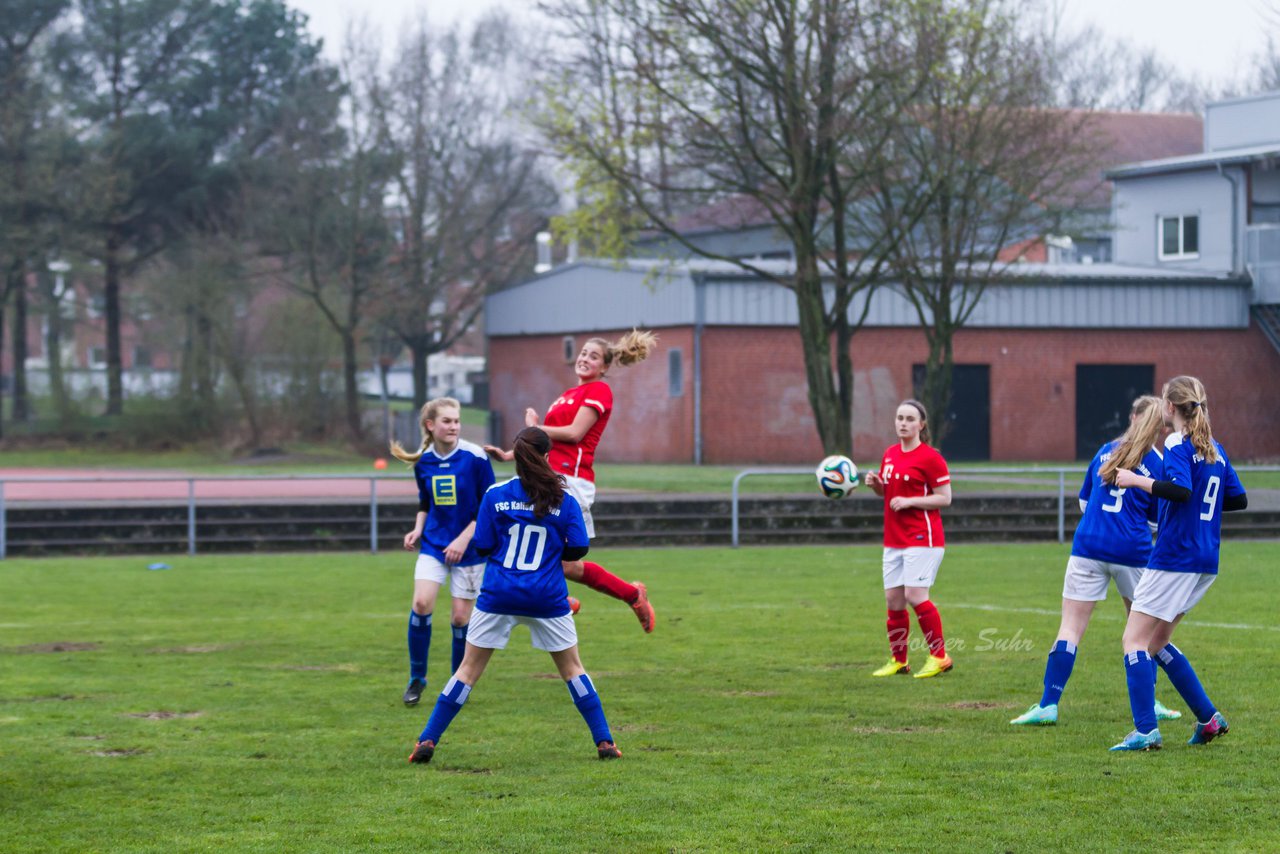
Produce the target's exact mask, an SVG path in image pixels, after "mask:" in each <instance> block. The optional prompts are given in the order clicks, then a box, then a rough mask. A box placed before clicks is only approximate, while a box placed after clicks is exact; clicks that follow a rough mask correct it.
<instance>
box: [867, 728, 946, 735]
mask: <svg viewBox="0 0 1280 854" xmlns="http://www.w3.org/2000/svg"><path fill="white" fill-rule="evenodd" d="M849 731H850V732H853V733H857V734H858V735H913V734H933V733H940V732H944V730H941V729H939V728H937V727H927V726H902V727H888V726H855V727H850V728H849Z"/></svg>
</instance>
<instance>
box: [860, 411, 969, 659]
mask: <svg viewBox="0 0 1280 854" xmlns="http://www.w3.org/2000/svg"><path fill="white" fill-rule="evenodd" d="M894 424H895V427H896V428H897V432H898V444H896V445H890V446H889V447H888V448H886V449H885V452H884V458H883V460H882V461H881V463H880V470H879V471H878V472H874V471H873V472H867V474H866V476H865V477H864V478H863V480H864V481H865V483H866V484H867V486H869V487H871V490H872V491H873V492H875V494H876V495H879V496H881V497H882V498H884V599H885V604H886V605H887V606H888V608H889V618H888V620H887V621H886V623H885V625H886V627H887V628H888V630H889V651H890V652H891V653H892V657H891V658H890V659H889V661H888V663H887V664H885V665H884V666H883V667H881V668H880V669H879V670H877V671H875V673H873V674H872V675H873V676H893V675H894V674H896V673H903V674H906V673H910V672H911V667H910V666H909V665H908V664H907V637H908V636H909V635H910V633H911V618H910V616H909V615H908V614H907V605H908V604H910V605H911V607H912V608H914V609H915V612H916V621H917V622H919V624H920V633H921V634H923V635H924V639H925V642H926V643H927V644H928V645H929V658H928V661H926V662H925V665H924V667H923V668H922V669H921V670H920V672H919V673H917V674H915V676H916V678H917V679H927V678H929V677H930V676H937V675H938V674H939V673H945V672H946V671H948V670H950V669H951V656H949V655H947V647H946V642H945V641H944V640H943V637H942V618H941V617H940V616H938V609H937V608H935V607H934V606H933V603H932V602H930V601H929V588H930V587H932V586H933V582H934V579H935V578H937V575H938V567H939V566H940V565H941V564H942V552H943V546H944V545H945V541H944V539H943V534H942V517H941V514H940V513H939V510H941V508H943V507H949V506H950V505H951V473H950V472H949V471H947V461H946V460H944V459H943V458H942V454H940V453H938V452H937V451H936V450H935V449H934V448H932V447H930V446H929V426H928V415H927V414H926V413H925V410H924V406H923V405H922V404H921V403H920V402H919V401H916V400H904V401H903V402H902V403H901V404H899V406H898V412H897V415H896V416H895V418H894Z"/></svg>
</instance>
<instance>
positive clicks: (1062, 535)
mask: <svg viewBox="0 0 1280 854" xmlns="http://www.w3.org/2000/svg"><path fill="white" fill-rule="evenodd" d="M1235 469H1236V471H1237V472H1277V471H1280V466H1236V467H1235ZM1084 471H1085V469H1084V468H1083V467H1080V466H1067V467H1062V468H1052V467H1039V466H1037V467H1022V468H1013V467H1010V468H986V467H984V468H953V469H951V473H952V474H953V475H957V474H958V475H975V476H982V475H1004V474H1009V475H1057V478H1058V542H1060V543H1064V542H1066V539H1067V475H1069V474H1070V475H1073V476H1074V481H1073V482H1075V483H1078V482H1079V480H1080V476H1081V475H1082V474H1083V473H1084ZM801 474H807V475H812V474H813V469H812V468H756V469H744V470H742V471H740V472H738V474H737V475H736V476H735V477H734V479H733V489H732V505H733V506H732V510H731V511H730V512H731V513H732V516H733V525H732V529H733V534H732V542H733V547H734V548H737V547H738V544H739V536H738V533H739V516H740V501H739V498H740V485H741V483H742V481H743V480H745V479H747V478H748V477H769V476H773V477H778V476H785V477H794V476H796V475H801Z"/></svg>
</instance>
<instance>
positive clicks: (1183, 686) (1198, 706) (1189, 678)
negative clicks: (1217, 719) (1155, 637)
mask: <svg viewBox="0 0 1280 854" xmlns="http://www.w3.org/2000/svg"><path fill="white" fill-rule="evenodd" d="M1156 661H1157V662H1159V664H1160V666H1161V667H1163V668H1164V674H1165V675H1166V676H1168V677H1169V681H1170V682H1171V683H1173V687H1174V688H1175V689H1177V691H1178V693H1179V694H1181V695H1182V699H1183V700H1185V701H1186V703H1187V706H1189V707H1190V709H1191V711H1192V712H1193V713H1194V714H1195V716H1196V721H1197V722H1199V723H1202V724H1206V723H1208V722H1209V719H1210V718H1211V717H1213V716H1214V713H1215V712H1217V711H1218V709H1217V707H1216V706H1214V705H1213V702H1212V701H1211V700H1210V699H1209V695H1208V694H1206V693H1205V692H1204V686H1202V685H1201V684H1200V679H1199V678H1198V677H1197V676H1196V672H1195V670H1193V669H1192V667H1191V662H1190V661H1187V657H1186V656H1185V655H1183V654H1182V650H1180V649H1178V648H1177V647H1176V646H1174V645H1173V644H1169V645H1167V646H1166V647H1165V648H1164V649H1162V650H1160V651H1159V652H1157V653H1156Z"/></svg>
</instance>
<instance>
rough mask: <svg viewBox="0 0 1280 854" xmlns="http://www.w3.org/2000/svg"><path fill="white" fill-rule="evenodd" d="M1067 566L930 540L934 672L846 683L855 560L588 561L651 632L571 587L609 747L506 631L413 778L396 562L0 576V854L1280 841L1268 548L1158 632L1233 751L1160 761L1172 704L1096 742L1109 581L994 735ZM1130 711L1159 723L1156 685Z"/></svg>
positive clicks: (438, 632)
mask: <svg viewBox="0 0 1280 854" xmlns="http://www.w3.org/2000/svg"><path fill="white" fill-rule="evenodd" d="M1067 553H1068V549H1067V547H1066V546H1059V545H1056V544H1053V545H961V546H951V547H949V548H948V549H947V556H946V559H945V561H944V562H943V566H942V571H941V573H940V575H939V580H938V583H937V586H936V587H935V588H934V601H935V602H936V603H937V604H938V607H939V610H940V612H941V614H942V617H943V621H944V626H945V629H946V633H947V636H948V639H949V640H950V641H951V643H952V644H953V646H952V653H951V654H952V657H953V658H954V659H955V661H956V667H955V670H953V671H952V672H950V673H947V674H945V675H943V676H941V677H939V678H936V679H930V680H916V679H911V678H902V677H892V678H888V679H872V678H870V676H869V674H870V672H871V670H872V669H873V668H874V667H875V666H877V665H879V664H881V663H883V661H884V660H885V659H886V658H887V644H886V641H885V632H884V618H885V614H884V602H883V597H882V593H881V590H880V560H879V556H880V550H879V548H873V547H843V548H842V547H813V548H801V547H795V548H743V549H738V550H729V549H685V550H675V549H667V550H657V549H651V550H620V549H619V550H612V551H610V550H602V551H600V552H598V553H596V552H593V557H594V558H595V559H597V560H599V561H600V562H601V563H604V564H605V565H606V566H608V567H609V568H610V569H612V570H614V571H615V572H617V573H618V574H619V575H621V576H622V577H624V578H639V579H642V580H644V581H646V582H647V583H648V586H649V591H650V596H651V598H652V600H653V602H654V605H655V607H656V608H657V613H658V624H657V629H656V631H655V632H654V634H653V635H649V636H646V635H644V634H643V633H642V632H641V631H640V628H639V626H638V624H637V622H636V620H635V618H634V617H633V616H632V614H631V612H630V610H629V609H627V608H626V607H625V606H624V605H622V604H621V603H619V602H617V601H615V600H612V599H608V598H606V597H603V596H601V595H598V594H595V593H593V592H591V591H589V590H587V589H585V588H581V587H576V586H573V585H571V592H573V593H574V595H577V596H578V597H579V598H581V599H582V600H583V611H582V613H581V614H580V615H579V616H578V618H577V619H578V626H579V633H580V639H581V647H582V658H583V662H584V664H585V665H586V667H587V670H588V672H589V673H590V674H591V676H592V678H593V679H594V681H595V683H596V686H597V688H598V689H599V691H600V694H601V697H602V699H603V701H604V707H605V711H606V713H607V714H608V716H609V722H610V724H611V725H612V727H613V732H614V735H615V737H616V739H617V741H618V745H619V746H620V747H621V748H622V751H623V754H624V758H623V759H621V760H620V761H615V762H599V761H597V760H596V759H595V749H594V747H593V745H592V743H591V739H590V736H589V734H588V732H587V729H586V726H585V725H584V724H583V722H582V719H581V718H580V717H579V716H578V713H577V712H576V710H575V709H574V707H573V704H572V702H571V701H570V698H569V695H568V692H567V690H566V689H565V687H564V685H563V683H561V682H560V681H559V680H558V679H557V678H556V677H555V675H554V668H553V667H552V665H551V661H550V658H549V657H548V656H547V655H546V654H545V653H542V652H538V651H535V650H532V649H530V648H529V645H528V633H527V631H525V630H523V629H518V630H517V631H516V633H515V635H514V636H513V639H512V644H511V647H510V648H509V649H508V650H507V651H505V652H500V653H497V654H496V655H495V657H494V660H493V662H492V664H491V665H490V667H489V670H488V672H487V673H486V674H485V676H484V678H483V679H482V680H481V681H480V683H479V684H478V686H477V687H476V689H475V691H474V692H473V693H472V695H471V699H470V700H469V701H468V703H467V705H466V707H465V708H464V710H463V711H462V713H461V714H460V715H459V717H458V719H457V720H456V721H455V722H454V725H453V726H452V728H451V729H450V730H449V732H448V734H447V735H446V736H445V739H444V741H443V742H442V744H441V745H440V748H439V749H438V751H437V753H436V757H435V759H434V760H433V761H432V763H431V764H430V765H426V766H412V765H409V764H408V763H407V762H406V758H407V756H408V754H409V751H410V749H411V748H412V745H413V741H414V739H415V738H416V736H417V734H418V732H419V730H420V729H421V728H422V726H423V724H424V723H425V721H426V717H427V715H428V713H429V711H430V707H431V703H432V702H433V701H434V697H435V694H436V693H437V692H438V691H439V689H440V687H441V686H442V684H443V682H444V681H445V679H446V678H447V675H448V666H449V637H448V634H449V633H448V628H447V623H448V616H447V615H448V606H447V598H446V596H444V595H442V597H441V601H440V603H439V604H438V605H437V609H436V615H435V618H436V623H435V626H436V627H435V635H434V638H433V643H432V655H431V661H430V673H429V677H430V686H429V689H428V692H427V694H426V695H424V697H423V703H422V705H421V706H419V707H418V708H416V709H408V708H405V707H404V706H403V705H402V703H401V702H400V694H401V692H402V691H403V689H404V684H405V681H406V678H407V662H406V653H405V622H406V615H407V612H408V608H409V599H410V589H411V578H412V565H413V557H412V556H411V555H407V554H404V553H401V554H382V555H377V556H370V555H359V554H325V555H283V556H281V555H248V556H230V557H227V556H216V557H215V556H210V557H199V558H190V559H185V558H184V559H170V563H172V569H169V570H165V571H148V570H147V568H146V567H147V565H148V563H150V560H149V559H147V558H138V557H127V558H110V559H79V560H67V559H56V560H55V559H47V560H8V561H4V562H3V563H0V827H2V832H0V849H3V850H5V851H50V850H68V851H69V850H89V851H156V852H160V851H164V852H169V851H175V850H179V851H204V850H218V851H244V850H252V851H287V850H292V851H315V850H329V851H355V850H378V851H423V850H443V849H451V850H483V851H522V852H529V851H619V850H626V851H760V850H770V851H771V850H777V849H789V850H798V851H845V850H868V851H891V850H901V851H921V850H937V851H971V850H976V851H1052V850H1064V851H1065V850H1071V851H1079V850H1136V849H1148V850H1160V851H1183V850H1205V851H1208V850H1212V851H1230V850H1234V851H1259V850H1267V849H1274V848H1275V847H1276V846H1277V845H1280V836H1278V835H1277V831H1276V829H1275V827H1276V821H1277V819H1278V818H1280V807H1278V806H1277V802H1276V799H1275V793H1276V792H1277V791H1280V743H1278V742H1277V738H1276V726H1275V710H1276V709H1277V708H1280V680H1278V679H1277V672H1276V665H1275V658H1274V657H1273V656H1272V654H1271V653H1272V650H1273V649H1274V648H1275V645H1276V641H1277V640H1280V619H1278V618H1277V617H1276V615H1275V608H1274V604H1273V605H1272V606H1267V605H1265V603H1266V602H1272V603H1274V602H1275V582H1276V576H1275V568H1276V567H1277V566H1278V565H1280V543H1276V542H1241V541H1235V542H1228V543H1227V544H1226V545H1225V547H1224V549H1223V568H1222V576H1221V578H1220V579H1219V581H1218V582H1217V583H1216V584H1215V585H1214V587H1213V589H1212V590H1211V591H1210V592H1209V594H1208V596H1207V597H1206V599H1205V601H1204V602H1203V603H1202V604H1201V605H1200V606H1199V607H1198V608H1197V609H1196V610H1195V611H1194V612H1193V614H1192V617H1191V618H1189V621H1188V622H1187V623H1186V624H1185V625H1183V626H1182V627H1181V628H1180V629H1179V632H1178V635H1177V636H1176V640H1177V642H1178V643H1179V645H1180V646H1181V647H1182V648H1183V650H1184V651H1186V652H1187V654H1188V656H1189V657H1190V658H1191V660H1192V662H1193V663H1194V664H1195V666H1196V668H1197V670H1198V671H1199V673H1200V676H1201V677H1202V679H1203V681H1204V683H1205V686H1206V688H1207V689H1208V691H1209V693H1210V695H1211V696H1212V697H1213V698H1214V699H1215V700H1216V702H1218V703H1219V704H1220V705H1221V708H1222V709H1223V712H1224V713H1225V714H1226V716H1227V717H1228V719H1229V720H1230V723H1231V732H1230V734H1229V735H1228V736H1226V737H1225V738H1223V739H1221V740H1220V741H1215V742H1214V743H1213V744H1211V745H1208V746H1205V747H1200V748H1190V747H1186V746H1185V744H1184V742H1185V741H1186V739H1187V738H1188V737H1189V735H1190V734H1191V729H1192V722H1191V721H1190V715H1189V714H1188V715H1185V716H1184V718H1183V720H1181V721H1174V722H1165V725H1164V726H1163V727H1162V732H1163V733H1164V736H1165V745H1166V747H1165V749H1164V750H1163V751H1160V752H1158V753H1144V754H1113V753H1108V752H1107V748H1108V747H1109V746H1110V745H1112V744H1114V743H1115V742H1116V741H1118V740H1119V739H1120V738H1121V737H1122V736H1124V734H1125V733H1127V732H1128V731H1129V730H1130V729H1131V728H1132V724H1131V721H1130V718H1129V708H1128V700H1127V696H1126V693H1125V682H1124V673H1123V667H1122V665H1121V655H1120V653H1121V650H1120V633H1121V628H1122V626H1123V622H1122V615H1123V608H1122V606H1121V603H1120V600H1119V598H1118V597H1117V596H1116V594H1115V592H1114V590H1112V591H1111V594H1110V598H1109V600H1108V601H1107V602H1105V603H1103V604H1102V605H1100V606H1099V608H1098V610H1097V612H1096V613H1095V616H1094V621H1093V623H1092V625H1091V626H1090V629H1089V632H1088V633H1087V634H1086V636H1085V638H1084V641H1083V643H1082V644H1081V646H1080V656H1079V659H1078V662H1077V665H1076V669H1075V673H1074V675H1073V677H1072V680H1071V683H1070V685H1069V687H1068V689H1067V693H1066V696H1065V697H1064V698H1063V703H1062V706H1061V715H1062V717H1061V723H1060V724H1059V725H1058V726H1056V727H1049V728H1043V729H1024V728H1015V727H1011V726H1009V725H1008V723H1007V721H1008V719H1009V718H1011V717H1013V716H1014V715H1016V714H1018V713H1019V712H1021V711H1023V710H1024V709H1025V708H1026V707H1027V706H1028V705H1030V704H1031V703H1033V702H1034V701H1036V700H1037V699H1038V698H1039V694H1040V681H1041V676H1042V674H1043V669H1044V656H1045V654H1046V653H1047V651H1048V649H1049V648H1050V646H1051V645H1052V642H1053V639H1054V634H1055V631H1056V629H1057V624H1058V616H1057V614H1058V607H1059V603H1060V595H1061V586H1062V572H1063V567H1064V564H1065V560H1066V557H1067ZM575 587H576V589H574V588H575ZM912 631H913V641H918V632H917V630H916V627H915V625H914V622H913V626H912ZM923 655H924V653H923V652H921V651H920V650H919V649H918V647H917V648H916V649H913V651H912V663H913V665H918V664H919V663H920V662H921V661H922V660H923ZM1157 696H1159V697H1160V698H1161V699H1162V700H1163V701H1164V702H1165V703H1166V704H1168V705H1170V706H1172V707H1174V708H1180V709H1183V710H1184V712H1185V710H1186V707H1185V704H1183V703H1182V701H1181V699H1180V698H1179V697H1177V695H1176V694H1175V693H1174V691H1173V690H1172V688H1171V687H1170V685H1169V683H1168V681H1167V680H1166V679H1164V678H1163V676H1162V677H1161V680H1160V684H1159V686H1158V688H1157Z"/></svg>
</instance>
